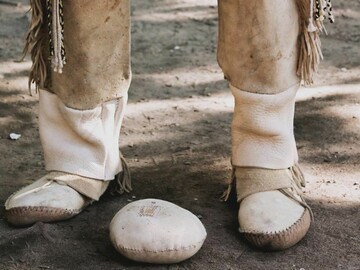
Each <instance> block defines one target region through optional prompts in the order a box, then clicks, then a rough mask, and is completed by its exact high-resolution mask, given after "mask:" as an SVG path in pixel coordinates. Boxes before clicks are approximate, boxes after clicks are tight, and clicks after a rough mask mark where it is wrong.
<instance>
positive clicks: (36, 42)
mask: <svg viewBox="0 0 360 270" xmlns="http://www.w3.org/2000/svg"><path fill="white" fill-rule="evenodd" d="M30 10H31V14H32V18H31V22H30V26H29V30H28V32H27V34H26V38H25V47H24V50H23V57H22V60H23V59H24V58H25V56H26V55H27V54H28V53H30V55H31V61H32V66H31V69H30V74H29V82H28V87H29V91H30V95H31V84H33V83H34V84H35V89H36V92H37V91H38V90H39V87H42V86H44V84H45V81H46V80H47V77H48V71H47V62H48V60H47V59H46V53H45V52H46V49H47V47H48V44H47V43H48V42H47V41H48V33H47V26H46V22H45V20H46V1H44V0H30Z"/></svg>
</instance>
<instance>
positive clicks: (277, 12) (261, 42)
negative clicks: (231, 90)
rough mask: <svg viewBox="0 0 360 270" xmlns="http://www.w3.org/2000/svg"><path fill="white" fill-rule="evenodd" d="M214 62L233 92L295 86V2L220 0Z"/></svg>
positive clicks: (272, 89) (296, 78)
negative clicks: (216, 58)
mask: <svg viewBox="0 0 360 270" xmlns="http://www.w3.org/2000/svg"><path fill="white" fill-rule="evenodd" d="M218 5H219V39H218V55H217V57H218V62H219V65H220V66H221V68H222V70H223V72H224V75H225V78H226V79H227V80H228V81H229V82H230V83H231V84H232V85H233V86H234V87H236V88H239V89H242V90H243V91H248V92H255V93H266V94H271V93H272V94H273V93H280V92H282V91H285V90H286V89H288V88H289V87H290V86H292V85H294V84H296V83H299V82H300V79H299V77H298V76H297V75H296V68H297V61H298V35H299V16H298V11H297V7H296V4H295V0H271V1H269V0H256V1H248V0H219V1H218Z"/></svg>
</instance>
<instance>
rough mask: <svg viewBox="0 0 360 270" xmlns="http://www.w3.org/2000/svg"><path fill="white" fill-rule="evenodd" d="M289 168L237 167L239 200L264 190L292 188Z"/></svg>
mask: <svg viewBox="0 0 360 270" xmlns="http://www.w3.org/2000/svg"><path fill="white" fill-rule="evenodd" d="M289 173H290V172H289V170H284V169H282V170H264V169H255V168H248V167H237V168H236V171H235V175H236V194H237V200H238V202H241V201H242V200H243V199H245V198H246V197H248V196H250V195H252V194H255V193H258V192H264V191H272V190H277V189H281V188H291V187H292V183H291V175H289Z"/></svg>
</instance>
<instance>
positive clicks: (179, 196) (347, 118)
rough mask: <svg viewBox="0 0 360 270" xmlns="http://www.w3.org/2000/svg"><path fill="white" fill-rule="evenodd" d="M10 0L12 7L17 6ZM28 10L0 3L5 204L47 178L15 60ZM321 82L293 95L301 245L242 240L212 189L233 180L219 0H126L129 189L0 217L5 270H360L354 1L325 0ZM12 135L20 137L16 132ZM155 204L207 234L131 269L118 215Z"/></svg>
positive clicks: (357, 15)
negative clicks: (31, 216) (306, 226)
mask: <svg viewBox="0 0 360 270" xmlns="http://www.w3.org/2000/svg"><path fill="white" fill-rule="evenodd" d="M1 2H2V1H1ZM12 2H13V3H17V2H18V1H15V0H13V1H12ZM20 2H22V4H23V5H22V6H20V7H16V6H10V5H4V4H1V3H0V25H1V26H0V37H1V39H0V153H1V155H0V204H1V205H3V203H4V202H5V200H6V198H7V197H8V196H9V195H10V194H11V193H13V192H15V191H16V190H18V189H19V188H20V187H22V186H23V185H25V184H28V183H30V182H31V181H33V180H34V179H36V178H37V177H38V176H41V175H43V174H44V173H45V171H44V162H43V156H42V151H41V145H40V141H39V135H38V127H37V103H38V102H37V101H38V98H37V96H36V95H34V96H29V95H28V91H27V74H28V70H29V67H30V62H29V60H28V59H27V60H26V61H24V62H22V63H19V62H16V60H18V59H19V58H20V56H21V51H22V46H23V37H24V34H25V31H26V28H27V24H28V20H29V18H28V16H26V15H25V11H26V10H27V9H28V7H27V6H26V3H27V1H25V0H22V1H20ZM333 2H334V5H335V15H336V19H337V21H336V24H335V25H328V27H327V28H328V32H329V35H328V36H323V47H324V55H325V59H326V60H325V61H324V62H323V64H322V66H321V69H320V71H319V75H318V78H317V80H316V84H315V85H314V86H313V87H311V88H306V89H302V90H301V91H300V92H299V95H298V103H297V110H296V119H295V132H296V137H297V142H298V148H299V154H300V157H301V165H302V167H303V169H304V171H305V173H306V176H307V182H308V186H307V188H306V190H305V192H304V195H305V197H306V198H307V201H308V202H309V204H310V205H311V207H312V208H313V210H314V213H315V221H314V223H313V225H312V227H311V229H310V231H309V233H308V235H307V236H306V237H305V239H304V240H303V241H301V242H300V243H299V244H298V245H297V246H295V247H293V248H291V249H289V250H286V251H283V252H276V253H269V252H268V253H267V252H262V251H258V250H255V249H253V248H252V247H250V246H249V245H248V244H247V243H246V242H245V240H244V239H243V238H242V236H241V235H240V234H239V233H238V232H237V228H238V225H237V205H236V203H234V202H232V203H228V204H225V203H221V202H220V201H219V197H220V195H221V192H222V191H223V190H224V189H225V187H226V183H227V181H228V180H229V177H230V171H231V166H230V161H229V156H230V128H229V127H230V121H231V114H232V108H233V100H232V97H231V94H230V91H229V90H228V86H227V83H226V82H225V81H224V80H223V76H222V73H221V70H220V69H219V67H218V65H217V63H216V54H215V53H216V38H217V6H216V1H215V0H198V1H195V0H152V1H140V0H133V1H132V6H133V9H132V15H133V17H132V19H133V21H132V23H133V27H132V33H133V42H132V56H133V58H132V66H133V73H134V79H133V83H132V85H131V89H130V102H129V106H128V110H127V115H126V117H125V122H124V127H123V130H122V138H121V149H122V151H123V153H124V155H125V156H126V157H127V159H128V161H129V164H130V167H131V170H132V177H133V186H134V192H133V193H132V194H130V195H124V196H119V197H112V196H110V195H105V196H104V197H103V198H102V200H101V201H100V202H98V203H95V204H94V205H93V206H91V207H89V208H88V209H86V210H85V211H84V212H83V213H82V214H81V215H79V216H77V217H76V218H73V219H71V220H69V221H65V222H60V223H57V224H36V225H34V226H33V227H30V228H25V229H24V228H22V229H18V228H14V227H11V226H9V225H8V224H7V223H6V222H5V220H4V218H3V213H2V212H1V215H0V269H145V268H146V269H147V268H149V269H294V270H295V269H298V270H300V269H303V270H304V269H306V270H308V269H360V211H359V209H360V208H359V207H360V165H359V164H360V2H359V0H338V1H333ZM12 132H15V133H20V134H21V135H22V137H21V138H20V139H19V140H17V141H11V140H9V139H8V136H9V134H10V133H12ZM143 198H160V199H164V200H168V201H171V202H174V203H176V204H178V205H180V206H182V207H184V208H187V209H189V210H190V211H192V212H193V213H194V214H196V215H199V216H201V220H202V222H203V223H204V224H205V227H206V228H207V231H208V238H207V240H206V242H205V244H204V246H203V248H202V249H201V251H200V252H199V253H198V254H197V255H196V256H194V257H193V258H191V259H190V260H188V261H185V262H183V263H180V264H177V265H171V266H158V265H155V266H151V265H143V264H139V263H134V262H131V261H128V260H126V259H125V258H123V257H122V256H120V255H119V254H118V253H117V252H116V251H115V249H114V248H113V247H112V245H111V243H110V240H109V236H108V235H109V232H108V225H109V222H110V220H111V218H112V217H113V216H114V214H115V213H116V212H117V211H118V210H119V209H120V208H121V207H123V206H124V205H126V204H127V203H128V202H129V201H131V200H137V199H143Z"/></svg>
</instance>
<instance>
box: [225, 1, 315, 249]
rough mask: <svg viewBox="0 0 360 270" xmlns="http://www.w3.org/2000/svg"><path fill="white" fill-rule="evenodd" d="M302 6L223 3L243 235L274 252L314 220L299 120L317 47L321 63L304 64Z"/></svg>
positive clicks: (293, 3)
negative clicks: (296, 127)
mask: <svg viewBox="0 0 360 270" xmlns="http://www.w3.org/2000/svg"><path fill="white" fill-rule="evenodd" d="M301 1H302V0H301ZM299 2H300V0H274V1H269V0H256V1H248V0H219V1H218V3H219V46H218V62H219V65H220V66H221V68H222V70H223V72H224V75H225V78H226V79H227V80H228V81H229V83H230V88H231V90H232V93H233V96H234V98H235V110H234V115H233V122H232V165H233V166H234V176H233V178H234V181H236V189H237V198H238V202H239V203H240V209H239V224H240V232H242V233H244V235H245V237H246V238H247V239H248V240H249V241H250V242H251V243H252V244H254V245H255V246H258V247H262V248H267V249H272V250H279V249H285V248H288V247H290V246H292V245H294V244H296V243H297V242H298V241H300V240H301V239H302V238H303V237H304V235H305V234H306V232H307V230H308V229H309V226H310V221H311V210H310V208H309V207H308V206H307V205H306V203H305V202H304V201H303V199H302V198H301V196H300V195H299V194H300V192H299V189H300V188H301V186H303V185H304V179H303V176H302V174H301V172H300V170H299V168H298V166H297V162H298V156H297V149H296V144H295V139H294V133H293V118H294V107H295V95H296V92H297V90H298V88H299V86H300V80H301V78H302V79H305V80H311V74H310V73H308V74H305V75H304V72H303V70H306V71H307V70H309V69H306V68H305V69H304V66H306V65H309V62H306V61H310V62H312V63H315V62H316V63H317V62H318V60H319V59H318V58H319V57H320V54H319V51H318V50H316V51H315V52H312V53H313V54H312V55H314V56H315V58H316V57H317V58H316V59H315V58H314V59H310V60H309V59H305V60H301V58H302V57H303V54H302V52H301V50H300V48H301V40H302V38H304V37H303V36H301V35H300V32H302V29H303V27H304V24H306V23H305V22H304V20H303V17H304V16H303V15H304V14H305V13H306V12H307V10H306V9H304V10H300V8H299V6H298V5H299ZM302 2H303V3H306V2H307V1H302ZM302 7H310V2H309V5H306V4H305V6H302ZM302 12H304V14H303V13H302ZM308 14H309V13H308ZM306 34H307V35H309V36H311V35H312V34H310V33H309V34H308V33H306ZM316 34H317V33H316ZM314 35H315V33H314ZM309 55H310V53H309ZM314 67H315V64H314V66H313V68H314ZM313 68H310V70H311V69H313ZM305 73H306V72H305ZM298 74H300V76H299V75H298ZM309 78H310V79H309Z"/></svg>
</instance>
